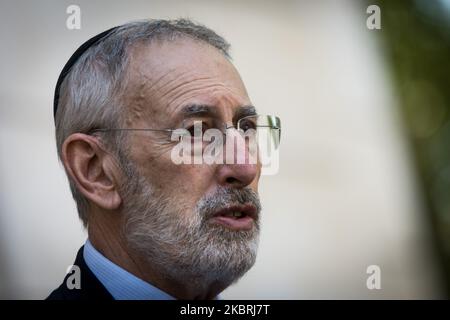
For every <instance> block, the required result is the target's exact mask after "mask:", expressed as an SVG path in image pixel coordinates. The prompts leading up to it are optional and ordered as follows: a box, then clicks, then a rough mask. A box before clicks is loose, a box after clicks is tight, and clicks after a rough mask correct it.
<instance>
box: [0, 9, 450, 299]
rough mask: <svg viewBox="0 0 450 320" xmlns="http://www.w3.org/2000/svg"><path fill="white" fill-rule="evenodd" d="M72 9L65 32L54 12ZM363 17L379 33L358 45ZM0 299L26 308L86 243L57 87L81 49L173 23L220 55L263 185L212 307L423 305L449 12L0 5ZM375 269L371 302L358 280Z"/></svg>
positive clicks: (437, 285)
mask: <svg viewBox="0 0 450 320" xmlns="http://www.w3.org/2000/svg"><path fill="white" fill-rule="evenodd" d="M71 4H76V5H78V6H79V7H80V9H81V29H79V30H69V29H68V28H67V27H66V20H67V18H68V17H69V14H67V13H66V9H67V7H68V6H69V5H71ZM369 5H378V7H379V8H380V18H381V21H380V26H381V29H369V28H368V27H367V19H368V18H369V17H370V16H371V13H367V12H366V10H367V7H368V6H369ZM0 6H1V7H0V24H1V28H0V40H1V43H2V47H1V48H2V49H1V51H0V57H1V59H0V70H1V73H0V298H1V299H43V298H45V297H46V296H47V295H48V293H49V292H50V291H51V290H53V289H54V288H56V287H57V286H58V285H59V284H60V282H61V281H62V279H63V277H64V275H65V271H66V268H67V267H68V266H69V265H71V264H72V263H73V261H74V258H75V254H76V252H77V249H78V248H79V247H80V246H81V245H82V244H83V242H84V241H85V239H86V233H85V231H84V230H83V228H82V225H81V223H80V222H79V221H78V218H77V213H76V208H75V203H74V202H73V200H72V198H71V194H70V191H69V186H68V183H67V179H66V177H65V174H64V172H63V169H62V166H61V165H60V164H59V162H58V159H57V155H56V147H55V142H54V124H53V115H52V103H53V102H52V99H53V91H54V86H55V83H56V80H57V77H58V75H59V72H60V70H61V69H62V67H63V66H64V64H65V63H66V61H67V60H68V58H69V57H70V55H71V54H72V53H73V51H74V50H75V49H76V48H77V47H78V46H79V45H80V44H81V43H83V42H84V41H85V40H87V39H88V38H90V37H92V36H93V35H95V34H97V33H100V32H101V31H103V30H106V29H108V28H110V27H112V26H115V25H119V24H123V23H125V22H127V21H130V20H135V19H142V18H178V17H188V18H191V19H194V20H196V21H198V22H200V23H203V24H205V25H207V26H208V27H210V28H212V29H213V30H215V31H216V32H218V33H219V34H221V35H222V36H224V37H225V38H226V39H227V40H228V41H229V42H230V43H231V45H232V51H231V54H232V56H233V61H234V63H235V65H236V67H237V69H238V70H239V71H240V73H241V75H242V77H243V80H244V82H245V84H246V86H247V89H248V91H249V94H250V97H251V99H252V101H253V103H254V105H256V106H257V108H258V109H259V110H260V112H261V113H268V114H276V115H278V116H280V118H281V120H282V126H283V136H282V139H281V151H280V170H279V172H278V174H277V175H274V176H265V177H262V180H261V198H262V203H263V208H264V210H263V218H262V224H263V225H262V235H261V242H260V251H259V255H258V259H257V262H256V264H255V266H254V268H253V269H251V271H249V272H248V273H247V274H246V275H245V276H244V278H242V279H241V280H240V281H239V282H238V283H237V284H235V285H233V286H232V287H230V288H228V289H227V290H226V291H225V292H224V293H223V295H222V296H223V298H225V299H349V298H355V299H417V298H425V299H433V298H448V293H449V288H450V280H449V279H450V196H449V195H450V121H449V117H450V115H449V111H450V90H449V89H450V59H449V57H450V1H449V0H434V1H426V0H417V1H412V0H411V1H369V2H368V1H350V0H340V1H335V0H321V1H312V0H311V1H306V0H305V1H300V0H298V1H294V0H291V1H275V0H273V1H256V0H253V1H238V0H234V1H206V0H205V1H200V0H196V1H131V0H129V1H108V2H106V1H50V0H45V1H12V0H11V1H5V0H2V1H1V2H0ZM371 265H376V266H379V268H380V281H381V288H380V289H373V290H370V289H369V288H368V287H367V283H366V282H367V279H368V277H369V276H370V274H368V273H367V268H368V267H369V266H371Z"/></svg>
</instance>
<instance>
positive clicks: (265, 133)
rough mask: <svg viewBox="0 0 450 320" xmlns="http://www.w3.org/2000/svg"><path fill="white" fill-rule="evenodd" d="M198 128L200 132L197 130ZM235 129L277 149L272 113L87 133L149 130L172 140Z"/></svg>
mask: <svg viewBox="0 0 450 320" xmlns="http://www.w3.org/2000/svg"><path fill="white" fill-rule="evenodd" d="M198 128H200V130H201V132H198ZM233 128H235V129H237V130H238V131H239V132H241V133H244V134H246V133H248V132H250V131H253V130H254V131H253V132H255V133H256V134H257V136H258V143H273V146H274V148H275V149H278V147H279V144H280V138H281V121H280V118H279V117H277V116H272V115H251V116H247V117H243V118H241V119H239V120H238V121H237V123H236V126H234V125H229V124H226V123H223V122H221V123H220V122H219V123H217V121H216V120H214V119H212V118H207V117H206V118H204V117H198V118H196V117H193V118H189V119H185V120H183V122H182V125H181V127H180V128H177V129H154V128H97V129H93V130H91V131H89V134H93V133H97V132H110V131H151V132H160V133H163V134H164V135H166V137H165V138H164V140H165V141H167V142H174V140H173V138H172V137H173V136H174V134H175V135H176V136H178V137H181V138H183V139H186V138H191V139H195V137H198V136H199V134H200V135H203V134H204V133H205V132H206V131H207V130H209V129H217V130H220V131H221V132H222V133H223V134H224V135H225V136H226V134H227V132H228V130H230V129H233ZM180 133H181V134H180Z"/></svg>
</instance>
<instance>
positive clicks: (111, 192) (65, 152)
mask: <svg viewBox="0 0 450 320" xmlns="http://www.w3.org/2000/svg"><path fill="white" fill-rule="evenodd" d="M62 161H63V164H64V167H65V168H66V171H67V173H68V174H69V175H70V177H71V178H72V180H73V181H74V183H75V185H76V187H77V189H78V190H79V191H80V192H81V193H82V194H83V195H84V196H85V197H86V198H87V199H89V200H90V201H92V202H93V203H94V204H95V205H97V206H98V207H100V208H104V209H106V210H114V209H117V208H118V207H119V206H120V204H121V203H122V198H121V197H120V195H119V192H118V190H117V186H118V183H119V181H118V178H119V172H118V167H117V166H116V165H115V162H114V161H113V159H112V157H111V155H110V154H109V153H107V152H105V151H104V150H103V149H102V148H101V147H100V145H99V142H98V140H97V138H96V137H93V136H90V135H86V134H82V133H74V134H72V135H70V136H69V137H67V139H66V140H65V141H64V143H63V146H62Z"/></svg>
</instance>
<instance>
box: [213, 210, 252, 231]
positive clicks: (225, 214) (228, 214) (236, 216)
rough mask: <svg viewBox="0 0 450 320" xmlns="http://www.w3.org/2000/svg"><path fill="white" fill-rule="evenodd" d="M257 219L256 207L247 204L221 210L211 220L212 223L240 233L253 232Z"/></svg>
mask: <svg viewBox="0 0 450 320" xmlns="http://www.w3.org/2000/svg"><path fill="white" fill-rule="evenodd" d="M256 219H257V210H256V207H255V206H254V205H252V204H245V205H233V206H229V207H226V208H224V209H221V210H219V211H218V212H216V214H214V216H213V217H212V218H211V222H212V223H215V224H220V225H222V226H224V227H226V228H228V229H231V230H235V231H239V230H251V229H252V227H253V224H254V221H255V220H256Z"/></svg>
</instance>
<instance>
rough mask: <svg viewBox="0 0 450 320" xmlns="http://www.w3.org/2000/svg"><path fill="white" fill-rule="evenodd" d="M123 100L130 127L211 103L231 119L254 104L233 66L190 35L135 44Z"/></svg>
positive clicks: (211, 105)
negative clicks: (189, 37) (188, 106)
mask: <svg viewBox="0 0 450 320" xmlns="http://www.w3.org/2000/svg"><path fill="white" fill-rule="evenodd" d="M124 100H125V105H126V108H127V110H126V117H125V118H126V121H127V124H128V125H133V124H134V125H137V124H141V125H143V124H147V125H148V124H152V123H153V124H154V123H160V124H163V123H166V124H168V122H169V121H171V120H176V119H177V118H178V117H180V116H182V113H183V109H185V108H186V106H187V105H207V106H210V107H211V108H215V110H214V111H215V114H218V115H220V116H221V117H222V118H232V117H233V115H234V114H235V113H237V112H239V109H241V108H242V107H243V106H248V105H250V104H251V103H250V100H249V98H248V95H247V91H246V89H245V86H244V84H243V82H242V80H241V77H240V76H239V73H238V72H237V70H236V69H235V67H234V66H233V64H232V63H231V62H230V61H229V60H228V59H227V58H226V57H225V56H224V55H223V54H222V53H221V52H220V51H219V50H217V49H216V48H214V47H212V46H210V45H208V44H206V43H202V42H199V41H195V40H192V39H188V38H181V39H177V40H173V41H161V40H158V41H155V42H152V43H151V44H150V45H148V44H140V45H139V46H136V47H134V48H133V49H132V50H131V52H130V62H129V67H128V72H127V88H126V91H125V96H124Z"/></svg>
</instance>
